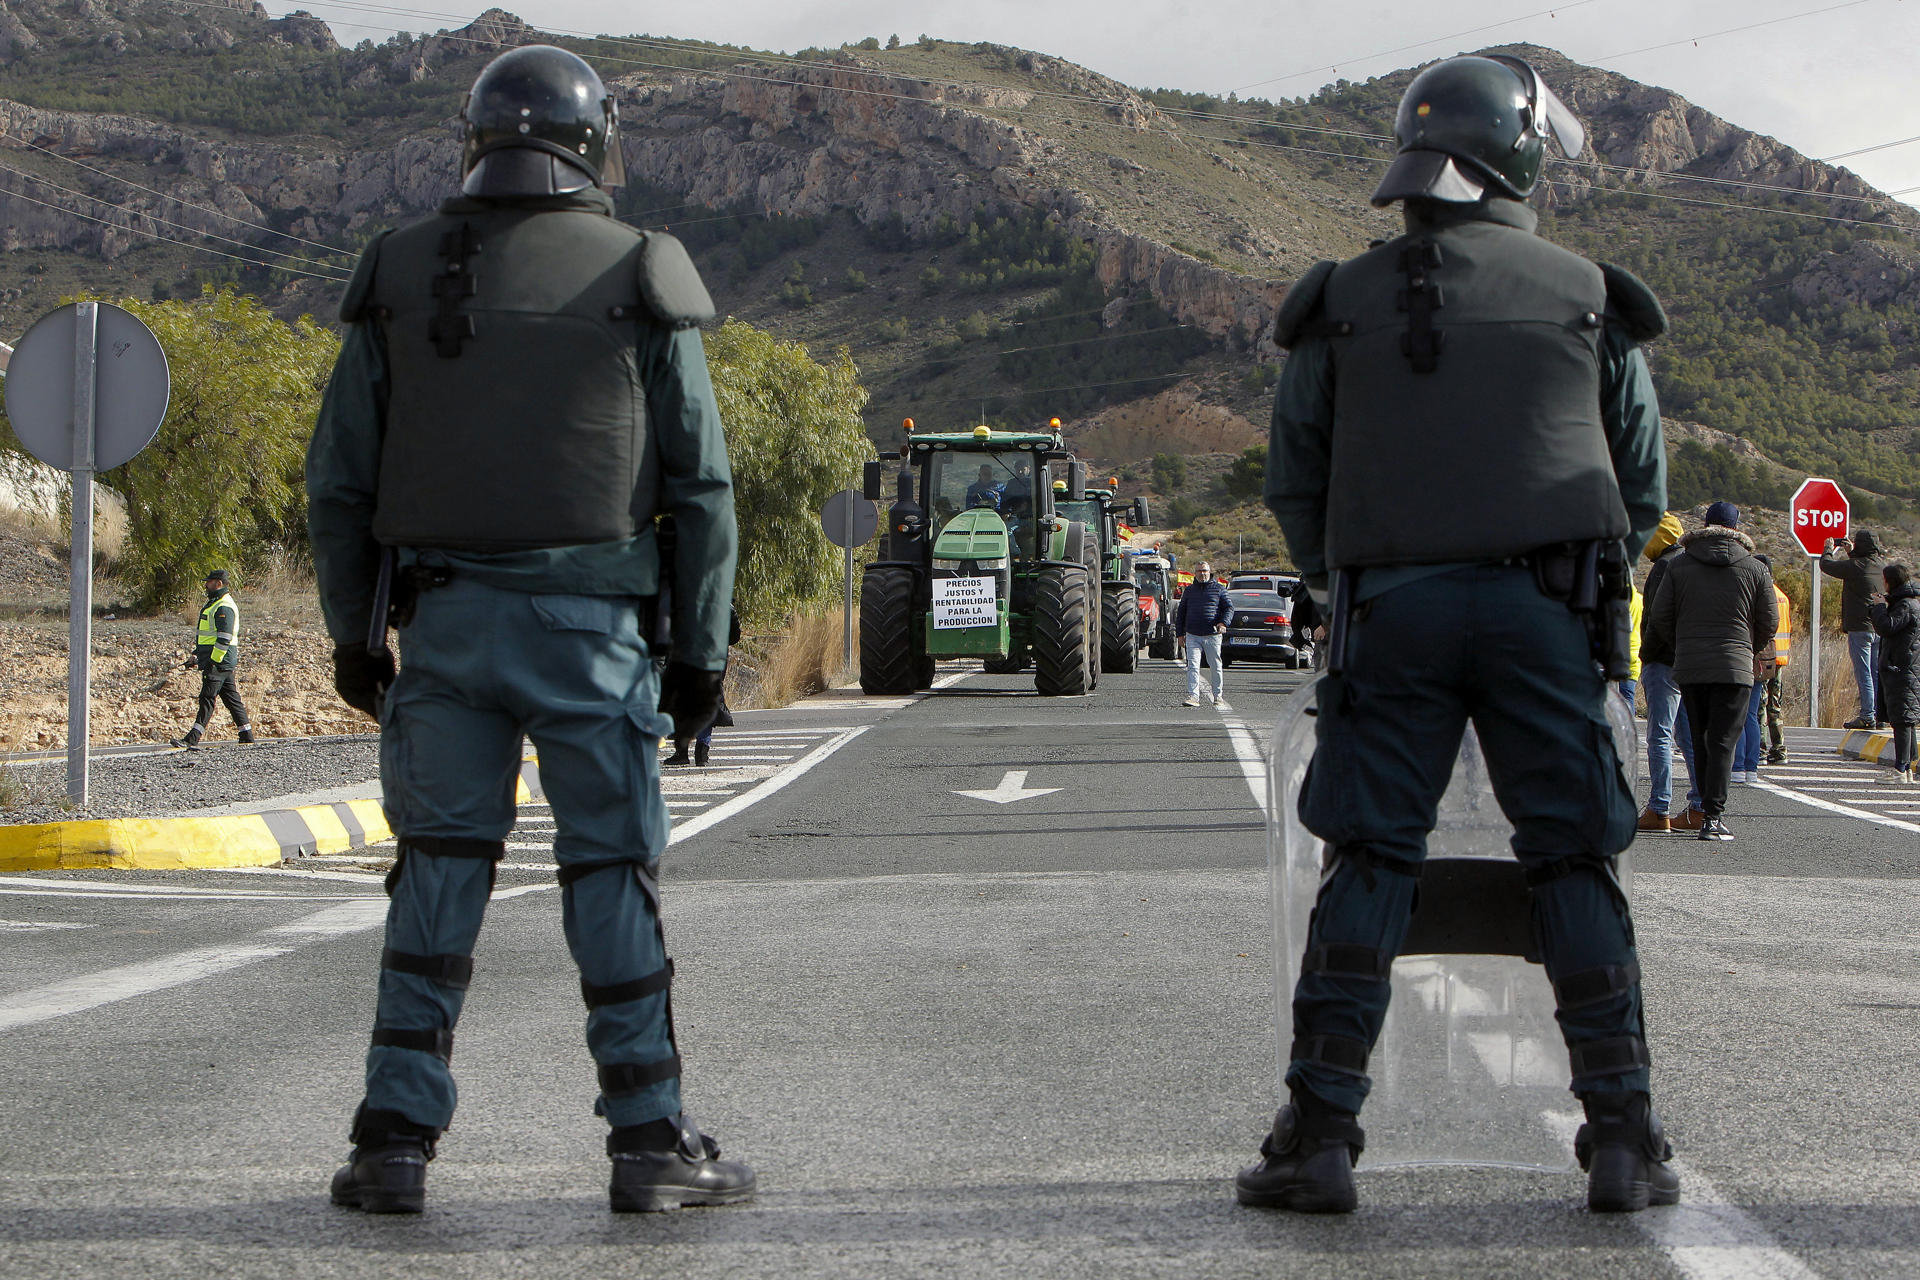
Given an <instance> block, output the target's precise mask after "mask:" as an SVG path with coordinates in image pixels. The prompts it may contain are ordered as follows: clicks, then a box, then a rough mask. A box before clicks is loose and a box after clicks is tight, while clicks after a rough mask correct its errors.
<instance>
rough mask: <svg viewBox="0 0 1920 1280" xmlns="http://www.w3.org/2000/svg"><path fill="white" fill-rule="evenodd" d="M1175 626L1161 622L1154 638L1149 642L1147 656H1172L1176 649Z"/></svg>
mask: <svg viewBox="0 0 1920 1280" xmlns="http://www.w3.org/2000/svg"><path fill="white" fill-rule="evenodd" d="M1174 647H1175V646H1174V641H1173V628H1172V627H1170V626H1168V625H1167V624H1166V623H1164V622H1163V623H1161V624H1160V625H1159V626H1158V627H1157V628H1155V630H1154V636H1153V639H1151V640H1149V641H1148V642H1147V656H1148V657H1150V658H1171V657H1173V651H1174Z"/></svg>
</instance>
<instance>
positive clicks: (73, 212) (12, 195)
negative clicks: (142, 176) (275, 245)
mask: <svg viewBox="0 0 1920 1280" xmlns="http://www.w3.org/2000/svg"><path fill="white" fill-rule="evenodd" d="M4 195H5V196H6V198H8V199H11V200H25V201H26V202H27V203H28V204H37V205H39V206H41V207H42V208H46V209H52V210H53V211H54V212H56V213H64V214H66V215H67V216H68V217H70V218H81V219H84V220H85V221H87V222H97V223H99V224H100V225H101V226H103V227H112V228H113V229H114V230H116V231H126V232H129V233H131V234H133V235H136V236H145V237H147V238H148V239H149V240H163V241H165V242H166V243H168V244H174V245H179V246H180V247H181V248H183V249H192V250H195V251H196V252H199V253H211V254H215V255H217V256H219V257H222V258H232V259H233V260H234V261H235V262H244V263H246V264H247V265H248V266H250V267H264V268H266V269H267V270H268V271H286V272H291V273H292V274H294V275H297V276H312V277H313V278H314V279H316V280H328V281H332V282H333V283H336V284H337V283H339V277H337V276H323V275H320V274H318V273H317V272H313V271H302V270H301V269H300V268H298V267H289V266H286V265H284V264H281V263H277V262H261V261H259V260H258V259H255V258H243V257H241V256H240V255H239V254H237V253H228V252H227V251H226V250H224V249H215V248H213V247H212V246H210V245H204V244H194V243H193V242H191V241H188V240H175V239H174V238H173V237H172V236H163V235H161V234H160V233H159V232H157V231H142V230H141V229H140V228H138V227H129V226H124V225H122V224H121V223H118V222H113V221H110V220H109V219H106V218H96V217H94V216H93V215H92V214H90V213H81V212H80V211H79V210H78V209H69V208H67V207H66V206H64V205H57V204H51V203H49V202H47V201H45V200H37V199H35V198H34V197H32V196H30V195H28V194H26V193H25V192H24V191H7V192H5V193H4Z"/></svg>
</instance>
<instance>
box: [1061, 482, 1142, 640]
mask: <svg viewBox="0 0 1920 1280" xmlns="http://www.w3.org/2000/svg"><path fill="white" fill-rule="evenodd" d="M1111 483H1112V484H1114V485H1118V484H1119V483H1120V482H1119V481H1118V480H1114V481H1112V482H1111ZM1062 487H1064V486H1059V485H1056V490H1058V489H1060V488H1062ZM1071 492H1077V493H1079V495H1080V496H1079V497H1070V496H1068V494H1069V493H1071ZM1054 507H1055V509H1056V510H1058V511H1059V512H1060V513H1061V514H1063V515H1065V516H1066V517H1067V518H1068V519H1069V520H1078V521H1080V522H1082V523H1084V524H1085V525H1086V526H1087V528H1088V529H1090V530H1092V531H1093V533H1094V536H1095V538H1096V539H1097V540H1098V542H1099V544H1100V579H1101V581H1100V669H1101V670H1102V671H1108V672H1118V673H1122V674H1124V673H1127V672H1131V671H1133V670H1135V669H1136V668H1137V667H1138V666H1139V663H1140V598H1139V594H1138V592H1137V590H1136V587H1135V584H1134V580H1133V557H1132V556H1129V555H1127V554H1126V550H1125V543H1124V542H1123V541H1122V539H1121V530H1120V526H1121V524H1122V522H1124V521H1132V523H1133V524H1134V526H1135V527H1138V526H1141V525H1144V524H1146V523H1147V500H1146V499H1145V498H1135V499H1134V500H1133V501H1131V502H1126V501H1123V500H1122V499H1121V498H1120V495H1119V494H1117V493H1115V492H1114V491H1113V489H1111V488H1107V489H1083V490H1069V491H1068V492H1058V491H1056V493H1055V494H1054Z"/></svg>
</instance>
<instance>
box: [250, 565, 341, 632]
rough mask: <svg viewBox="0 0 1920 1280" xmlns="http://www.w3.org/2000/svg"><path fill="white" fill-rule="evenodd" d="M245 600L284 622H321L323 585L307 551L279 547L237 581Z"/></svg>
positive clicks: (254, 607) (262, 611) (265, 613)
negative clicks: (287, 549)
mask: <svg viewBox="0 0 1920 1280" xmlns="http://www.w3.org/2000/svg"><path fill="white" fill-rule="evenodd" d="M234 589H235V590H236V591H238V592H240V593H242V598H243V599H244V601H245V602H246V604H247V605H248V606H249V607H250V608H252V609H256V610H258V611H260V613H261V614H262V615H269V614H270V615H272V616H273V617H274V618H275V619H277V620H279V621H281V622H288V623H298V622H311V623H314V624H316V625H318V624H319V622H320V589H319V586H318V585H317V584H316V582H315V580H314V576H313V560H312V558H311V557H309V556H308V555H307V554H306V553H305V552H290V551H276V552H273V553H270V554H269V555H267V556H266V557H265V558H263V559H262V560H260V561H259V562H258V563H256V564H254V565H253V566H252V568H251V569H250V571H248V572H247V573H246V575H245V577H244V578H243V579H242V580H240V581H238V582H236V583H235V584H234Z"/></svg>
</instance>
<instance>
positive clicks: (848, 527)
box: [840, 489, 856, 667]
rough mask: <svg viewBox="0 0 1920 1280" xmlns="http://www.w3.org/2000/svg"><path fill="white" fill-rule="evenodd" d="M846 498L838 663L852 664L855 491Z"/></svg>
mask: <svg viewBox="0 0 1920 1280" xmlns="http://www.w3.org/2000/svg"><path fill="white" fill-rule="evenodd" d="M844 496H845V498H846V500H847V501H846V518H845V521H844V522H843V523H842V525H841V532H842V535H843V536H842V537H841V539H840V545H841V546H843V547H845V548H846V555H847V559H846V599H845V602H844V603H843V605H842V607H841V610H840V626H841V635H840V653H841V658H840V665H841V666H842V667H851V666H852V665H853V503H854V499H855V496H856V495H855V492H854V491H853V490H851V489H849V490H848V491H847V492H846V494H845V495H844Z"/></svg>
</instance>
